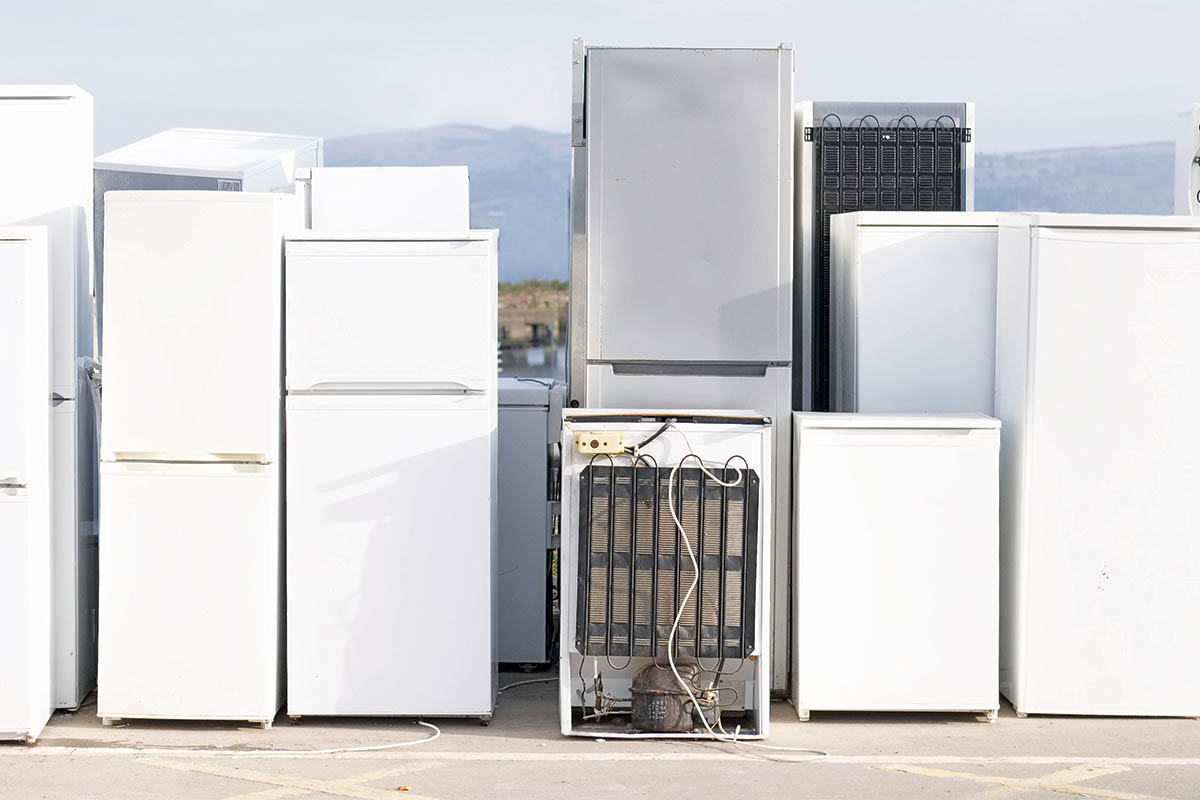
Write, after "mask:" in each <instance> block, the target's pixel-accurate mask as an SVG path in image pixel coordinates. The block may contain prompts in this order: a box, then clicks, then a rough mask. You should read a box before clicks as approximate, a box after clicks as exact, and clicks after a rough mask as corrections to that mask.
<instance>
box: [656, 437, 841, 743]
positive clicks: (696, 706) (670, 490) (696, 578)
mask: <svg viewBox="0 0 1200 800" xmlns="http://www.w3.org/2000/svg"><path fill="white" fill-rule="evenodd" d="M670 430H672V431H674V432H675V433H678V434H679V435H680V436H682V437H683V441H684V444H686V445H687V449H688V452H687V455H685V456H684V457H683V458H681V459H680V460H679V461H678V462H676V464H675V466H674V467H673V468H672V469H671V476H670V478H669V479H668V481H667V505H668V506H669V507H670V509H671V519H672V520H673V521H674V522H675V527H676V529H678V531H679V537H680V538H681V539H683V543H684V545H686V546H687V554H688V558H690V559H691V561H692V583H691V585H690V586H688V590H687V592H685V593H684V595H683V601H682V602H681V603H680V604H679V610H678V611H677V612H676V613H675V622H674V623H673V624H672V625H671V635H670V636H668V637H667V662H668V663H669V664H670V665H671V672H672V673H673V674H674V675H675V680H676V681H678V683H679V685H680V686H681V687H683V690H684V691H685V692H687V696H688V699H689V700H691V701H692V709H693V711H697V712H699V717H700V722H701V723H702V724H703V725H704V729H705V730H706V731H708V735H709V736H711V737H712V738H714V739H716V740H717V741H719V742H729V743H730V744H740V745H745V746H747V747H761V748H764V749H767V750H785V751H789V752H794V753H808V754H811V755H813V756H827V755H829V754H828V753H826V752H825V751H823V750H814V749H811V748H807V747H783V746H780V745H770V744H764V743H762V742H749V741H745V740H741V739H738V738H737V737H738V734H739V733H740V731H741V726H740V725H739V726H738V727H737V728H736V729H735V730H734V732H733V733H732V734H730V733H727V732H726V731H725V727H724V726H723V725H721V720H720V716H719V715H718V717H717V725H718V727H719V728H720V733H718V732H717V731H716V730H714V729H713V726H712V725H709V724H708V719H706V718H705V716H704V712H703V711H701V710H700V702H699V701H698V700H697V699H696V695H694V694H693V693H692V687H691V686H689V685H688V682H687V681H685V680H684V679H683V676H682V675H680V674H679V669H678V668H677V667H676V666H675V635H676V634H677V633H678V632H679V622H680V620H681V619H682V618H683V611H684V609H685V608H687V604H688V600H689V599H691V596H692V593H693V592H695V591H696V586H697V585H699V583H700V562H699V560H697V558H696V551H695V550H694V549H693V548H692V542H691V540H690V539H689V538H688V535H687V531H686V530H684V528H683V523H682V522H681V521H680V519H679V515H678V513H676V511H675V476H676V475H677V474H678V473H679V469H680V467H682V466H683V464H684V462H685V461H687V460H688V459H689V458H691V459H695V460H696V463H698V464H699V465H700V471H701V472H703V473H704V474H705V475H706V476H707V477H708V479H709V480H711V481H713V482H715V483H716V484H718V485H719V486H724V487H726V488H730V487H733V486H737V485H739V484H740V483H741V482H742V471H741V470H740V469H738V468H737V467H732V469H734V470H735V471H736V472H737V478H736V479H734V480H733V481H732V482H730V483H726V482H725V481H723V480H721V479H720V478H718V477H717V476H716V475H714V474H713V473H712V472H710V471H709V469H708V468H707V467H705V466H704V460H703V459H701V458H700V456H698V455H696V452H695V451H694V450H692V443H691V442H689V441H688V438H687V434H685V433H684V432H683V431H681V430H679V429H678V428H676V427H675V425H674V423H672V424H671V426H670ZM760 713H764V714H765V713H770V712H769V710H768V709H760ZM718 714H719V712H718Z"/></svg>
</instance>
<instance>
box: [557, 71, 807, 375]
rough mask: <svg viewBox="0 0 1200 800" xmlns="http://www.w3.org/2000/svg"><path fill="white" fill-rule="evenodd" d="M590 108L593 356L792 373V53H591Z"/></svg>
mask: <svg viewBox="0 0 1200 800" xmlns="http://www.w3.org/2000/svg"><path fill="white" fill-rule="evenodd" d="M585 95H586V103H585V109H586V112H585V113H586V117H587V118H586V124H585V126H584V127H585V130H586V149H587V166H586V174H585V175H577V176H576V178H577V179H583V180H586V184H587V187H586V207H587V208H586V214H587V221H586V235H587V253H586V271H587V295H588V304H587V305H588V310H587V353H588V357H589V358H591V359H599V360H604V361H622V360H646V359H652V360H662V361H726V362H728V361H755V362H787V361H790V360H791V293H790V289H789V286H790V283H791V241H792V207H791V203H792V196H791V190H790V179H791V175H792V130H793V129H792V124H791V104H792V51H791V50H790V49H778V48H777V49H757V50H754V49H744V50H683V49H649V48H647V49H623V48H611V49H610V48H589V49H588V50H587V67H586V89H585ZM579 266H580V267H582V265H579ZM580 277H581V276H578V275H577V278H576V279H579V278H580ZM580 344H582V343H580Z"/></svg>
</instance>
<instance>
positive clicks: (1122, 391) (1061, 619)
mask: <svg viewBox="0 0 1200 800" xmlns="http://www.w3.org/2000/svg"><path fill="white" fill-rule="evenodd" d="M1000 219H1001V228H1000V249H999V258H1000V260H999V265H1000V267H999V275H998V284H997V288H998V300H997V304H996V308H997V316H996V328H997V334H996V416H998V417H999V418H1000V419H1001V421H1002V422H1003V423H1004V428H1003V443H1002V447H1001V451H1000V452H1001V473H1000V479H1001V484H1000V490H1001V493H1000V532H1001V550H1000V555H1001V562H1000V563H1001V574H1002V575H1003V582H1002V583H1001V639H1000V642H1001V644H1000V687H1001V689H1002V691H1003V692H1004V694H1005V695H1006V696H1007V697H1008V699H1009V700H1011V701H1012V704H1013V708H1014V709H1016V711H1017V713H1018V714H1019V715H1020V714H1099V715H1105V716H1115V715H1131V716H1187V717H1197V716H1200V625H1197V624H1196V622H1197V620H1198V619H1200V536H1198V535H1197V531H1198V530H1200V492H1197V490H1196V487H1197V486H1198V485H1200V459H1198V458H1197V453H1198V452H1200V428H1197V426H1196V425H1195V424H1194V422H1193V419H1194V416H1195V398H1196V397H1197V396H1200V316H1198V315H1197V313H1196V309H1197V308H1200V218H1196V217H1150V216H1145V217H1140V216H1116V215H1113V216H1110V215H1098V214H1088V215H1084V214H1062V215H1059V214H1037V215H1030V216H1025V215H1002V216H1001V218H1000Z"/></svg>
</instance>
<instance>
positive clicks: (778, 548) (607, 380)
mask: <svg viewBox="0 0 1200 800" xmlns="http://www.w3.org/2000/svg"><path fill="white" fill-rule="evenodd" d="M587 389H588V398H587V406H588V408H717V409H719V408H727V409H731V410H737V409H740V410H754V411H758V412H760V413H762V414H764V415H765V416H769V417H770V418H771V421H772V423H773V424H772V426H771V427H772V429H773V431H772V435H773V437H774V440H773V441H772V444H771V452H772V453H773V458H774V461H775V463H774V467H773V478H772V481H773V485H774V486H775V487H776V488H775V491H774V498H775V500H774V502H775V510H774V514H773V516H772V519H771V520H768V521H769V522H770V523H771V525H772V531H773V534H772V535H773V539H774V542H775V552H774V554H773V555H772V561H773V569H774V573H773V574H772V578H771V579H772V584H771V586H772V598H773V599H772V601H771V602H772V603H773V609H774V614H775V616H774V618H773V620H772V624H771V629H772V632H773V633H772V638H773V649H772V653H773V658H774V659H775V661H774V663H773V664H772V682H771V686H772V689H773V690H774V691H786V689H787V671H788V660H787V659H788V648H787V642H788V637H789V635H790V632H789V628H788V615H789V609H790V608H791V601H790V599H789V585H790V582H791V573H790V564H791V536H790V535H789V534H790V530H791V525H790V521H791V502H792V500H791V486H792V481H791V475H792V414H791V370H790V369H788V368H786V367H779V368H769V369H767V370H766V374H765V375H762V376H716V375H639V374H621V373H614V371H613V366H612V365H611V364H590V365H588V377H587Z"/></svg>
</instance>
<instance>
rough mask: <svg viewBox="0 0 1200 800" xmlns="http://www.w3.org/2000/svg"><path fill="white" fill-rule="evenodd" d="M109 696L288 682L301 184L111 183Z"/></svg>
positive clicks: (166, 704) (219, 715)
mask: <svg viewBox="0 0 1200 800" xmlns="http://www.w3.org/2000/svg"><path fill="white" fill-rule="evenodd" d="M105 202H106V206H107V212H108V213H107V214H106V220H105V225H106V228H107V230H106V236H105V248H106V249H107V251H108V253H107V255H108V293H107V295H106V296H105V299H104V302H105V305H106V306H107V308H108V311H109V321H110V324H109V325H108V327H107V328H105V331H104V335H105V338H106V340H107V347H106V348H105V351H106V352H105V360H104V395H105V396H104V402H105V409H104V416H103V419H102V423H103V425H102V430H101V457H102V462H101V473H100V494H101V500H102V502H101V513H100V541H101V546H100V602H101V607H102V608H103V609H104V613H103V614H102V615H101V616H100V667H99V690H98V696H97V713H98V714H99V716H100V717H101V718H102V719H103V720H104V722H105V723H106V724H108V723H111V722H113V721H114V720H117V719H122V718H155V719H202V720H238V721H242V720H246V721H250V722H254V723H258V724H260V725H262V726H263V727H267V726H269V725H270V724H271V722H272V720H273V719H274V717H275V714H276V713H277V712H278V710H279V706H280V705H281V703H282V698H283V682H282V677H283V658H282V646H283V638H282V637H283V623H282V613H283V605H282V604H283V590H284V589H283V582H282V573H283V552H282V545H283V536H282V529H281V522H282V520H281V504H282V499H283V498H282V492H281V488H282V473H281V452H282V448H281V435H282V414H281V411H282V401H283V398H282V380H283V375H282V355H283V351H282V339H281V336H282V318H281V313H282V305H283V284H282V267H283V264H282V262H283V237H284V234H285V233H287V232H288V231H289V230H291V229H292V228H293V227H295V225H296V219H297V214H296V203H295V198H294V197H291V196H289V195H281V194H253V193H246V194H242V193H231V192H159V191H152V192H110V193H109V194H108V195H107V197H106V198H105Z"/></svg>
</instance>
